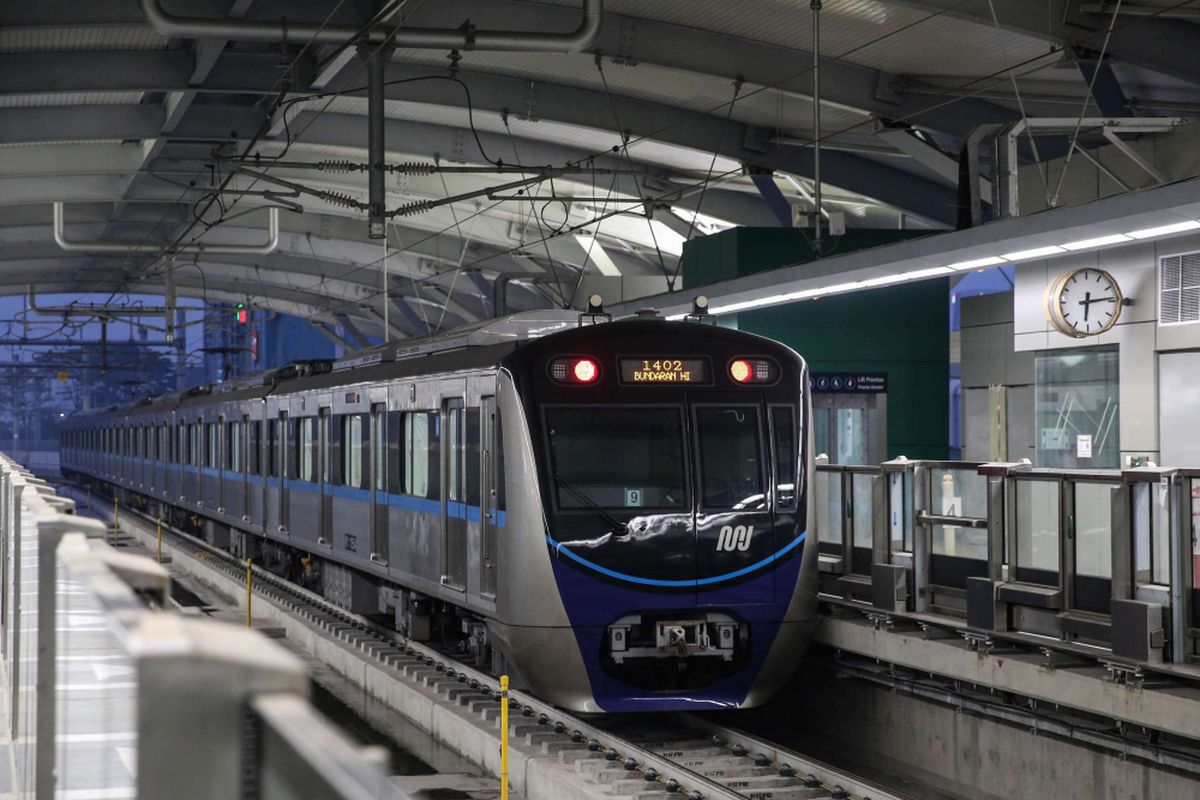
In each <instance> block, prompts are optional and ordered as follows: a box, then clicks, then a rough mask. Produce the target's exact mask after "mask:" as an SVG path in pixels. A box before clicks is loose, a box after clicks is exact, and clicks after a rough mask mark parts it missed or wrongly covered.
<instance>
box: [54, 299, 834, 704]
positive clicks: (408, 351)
mask: <svg viewBox="0 0 1200 800" xmlns="http://www.w3.org/2000/svg"><path fill="white" fill-rule="evenodd" d="M602 319H603V318H601V320H602ZM589 320H590V322H591V323H593V324H586V323H588V322H589ZM810 415H811V410H810V403H809V397H808V376H807V369H806V366H805V364H804V362H803V360H802V359H801V358H800V357H799V356H798V355H797V354H796V353H795V352H793V351H792V350H790V349H789V348H787V347H785V346H783V345H781V344H779V343H777V342H773V341H770V340H768V339H764V338H761V337H758V336H754V335H751V334H747V333H743V332H739V331H736V330H731V329H726V328H722V327H717V326H715V325H711V324H701V323H700V322H698V321H696V320H694V319H689V320H686V321H667V320H664V319H661V318H658V317H657V316H652V315H649V314H642V315H639V316H638V317H635V318H631V319H625V320H618V321H599V322H598V323H597V319H596V318H594V317H593V318H585V316H581V315H579V314H577V313H574V312H567V311H539V312H526V313H523V314H517V315H514V316H512V317H507V318H503V319H497V320H491V321H488V322H486V323H482V324H480V325H477V326H474V327H471V328H467V329H459V330H457V331H455V332H452V333H449V334H445V335H442V336H439V337H431V338H429V339H426V340H421V341H403V342H399V343H392V344H390V345H384V346H380V347H377V348H374V349H371V350H367V351H363V352H360V353H357V354H353V355H351V356H348V357H346V358H344V359H342V360H340V361H335V362H304V363H296V364H292V365H289V366H287V367H283V368H280V369H276V370H273V371H270V372H265V373H262V374H258V375H254V376H250V377H245V378H239V379H235V380H231V381H228V382H225V383H221V384H218V385H214V386H210V387H201V388H197V389H192V390H189V391H186V392H180V393H177V394H173V395H170V396H166V397H161V398H157V399H151V400H146V401H144V402H143V403H141V404H140V405H136V406H132V407H126V408H118V409H112V410H107V411H102V412H98V413H90V414H83V415H78V416H75V417H73V418H71V419H69V420H67V421H66V424H65V425H64V426H63V430H62V457H61V463H62V469H63V471H64V472H65V473H66V474H67V475H68V476H69V477H73V478H76V479H78V480H80V481H83V482H92V483H103V484H105V485H107V486H108V487H110V488H112V489H113V490H114V491H116V492H117V493H118V494H119V495H120V496H121V497H122V498H123V499H124V501H125V502H127V503H133V504H135V505H136V506H139V507H141V508H144V509H146V510H147V511H150V512H151V513H155V514H162V515H164V518H165V519H168V520H170V521H172V522H173V523H174V524H176V525H181V526H185V527H189V528H191V529H192V530H194V531H195V532H196V533H198V534H200V535H203V536H205V537H207V539H208V541H209V542H210V543H212V544H215V545H217V546H220V547H223V548H225V549H228V550H229V551H231V552H232V553H234V554H235V555H239V556H241V557H252V558H254V559H255V562H256V563H259V564H262V565H264V566H266V567H267V568H268V569H271V570H272V571H274V572H277V573H279V574H282V575H284V576H287V577H289V578H291V579H294V580H297V581H300V582H301V583H303V584H305V585H307V586H309V587H310V588H312V589H314V590H315V591H319V592H321V593H322V594H323V595H324V596H325V597H326V598H328V599H329V600H331V601H333V602H335V603H337V604H338V605H340V606H342V607H344V608H346V609H348V610H351V611H354V612H358V613H367V614H374V615H388V616H389V617H390V619H391V620H392V621H394V624H395V625H396V627H397V628H398V629H399V630H401V631H402V632H403V633H405V634H406V635H407V636H409V637H411V638H413V639H416V640H432V641H434V642H441V643H443V644H447V645H450V646H451V647H453V648H456V649H458V650H459V651H460V652H462V653H466V654H468V655H469V654H472V653H473V654H474V655H475V657H476V658H477V663H480V664H481V665H484V666H490V667H491V668H492V669H494V670H496V671H501V670H503V671H507V672H508V673H510V674H511V675H512V678H513V683H514V685H515V686H517V687H523V688H525V689H527V690H529V691H531V692H532V693H534V694H536V695H538V696H539V697H541V698H543V699H545V700H548V701H550V702H553V703H556V704H558V705H560V706H562V707H565V708H568V709H572V710H577V711H589V712H624V711H658V710H677V709H687V710H705V709H710V710H716V709H732V708H741V707H749V706H753V705H756V704H760V703H762V702H764V701H765V700H766V699H768V698H769V697H770V696H771V695H772V694H773V693H774V692H775V691H776V690H777V689H778V688H779V687H780V685H781V684H782V683H783V682H784V681H785V680H786V679H787V677H789V675H790V674H791V672H792V671H793V669H794V668H795V666H796V665H797V663H798V662H799V660H800V659H801V657H802V654H803V652H804V649H805V647H806V645H807V642H808V639H809V636H810V631H811V627H812V626H813V625H814V624H815V622H814V620H815V615H816V580H817V571H816V568H817V552H816V547H817V543H816V541H815V538H816V537H815V536H810V535H808V533H809V532H810V531H811V530H812V529H813V504H812V501H811V497H810V492H809V486H810V483H809V480H810V476H811V475H812V471H813V461H812V442H811V437H810V435H809V431H810V429H811V426H810V424H809V418H810Z"/></svg>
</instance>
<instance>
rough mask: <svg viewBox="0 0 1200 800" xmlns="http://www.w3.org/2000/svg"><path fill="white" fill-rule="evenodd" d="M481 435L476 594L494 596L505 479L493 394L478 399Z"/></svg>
mask: <svg viewBox="0 0 1200 800" xmlns="http://www.w3.org/2000/svg"><path fill="white" fill-rule="evenodd" d="M479 415H480V438H481V439H482V444H481V448H480V449H481V452H480V459H481V461H482V463H481V464H480V472H479V496H480V503H481V507H480V511H481V513H480V523H481V525H480V540H479V593H480V594H482V595H485V596H488V597H495V596H496V552H497V544H498V541H497V539H498V528H499V526H500V509H501V507H502V506H503V503H502V497H501V492H502V486H501V484H502V483H503V481H504V473H503V466H502V465H503V461H502V460H501V452H502V447H503V446H502V443H501V441H500V416H499V410H498V409H497V408H496V398H495V397H491V396H488V397H483V398H480V401H479Z"/></svg>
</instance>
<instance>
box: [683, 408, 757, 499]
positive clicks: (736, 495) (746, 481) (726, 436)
mask: <svg viewBox="0 0 1200 800" xmlns="http://www.w3.org/2000/svg"><path fill="white" fill-rule="evenodd" d="M759 430H760V428H759V424H758V409H757V408H755V407H754V406H733V407H727V406H721V407H714V406H701V407H699V408H697V409H696V432H697V438H698V439H699V442H700V487H701V499H702V500H703V506H704V508H709V509H739V510H745V509H763V508H766V507H767V498H766V494H765V493H764V491H763V477H762V476H763V469H762V460H761V453H762V445H761V444H760V441H759Z"/></svg>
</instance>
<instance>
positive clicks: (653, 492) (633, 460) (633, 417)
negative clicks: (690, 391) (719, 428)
mask: <svg viewBox="0 0 1200 800" xmlns="http://www.w3.org/2000/svg"><path fill="white" fill-rule="evenodd" d="M546 429H547V433H548V437H549V441H550V458H551V470H552V471H553V474H554V487H555V494H556V497H557V499H558V507H559V508H561V509H586V508H589V507H595V506H599V507H601V508H643V507H645V508H683V507H684V502H685V500H686V492H685V490H684V487H685V485H686V484H685V480H684V469H683V463H684V459H683V417H682V415H681V414H680V412H679V409H678V408H669V407H667V408H664V407H646V406H639V407H636V408H634V407H628V406H626V407H616V406H560V407H557V408H548V409H546Z"/></svg>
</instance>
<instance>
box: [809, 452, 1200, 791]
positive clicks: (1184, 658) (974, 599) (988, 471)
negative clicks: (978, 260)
mask: <svg viewBox="0 0 1200 800" xmlns="http://www.w3.org/2000/svg"><path fill="white" fill-rule="evenodd" d="M1197 488H1200V475H1196V474H1193V473H1192V472H1189V471H1185V470H1172V469H1162V468H1157V467H1155V468H1136V469H1127V470H1124V471H1121V470H1089V471H1081V470H1049V469H1033V468H1031V467H1030V465H1029V464H1028V463H1016V464H979V463H967V462H941V461H910V460H907V459H897V460H895V461H890V462H886V463H884V464H882V465H880V466H875V467H871V466H861V467H860V466H855V467H844V466H832V465H828V464H819V465H818V467H817V473H816V475H815V480H814V487H813V489H814V491H813V496H814V499H815V503H816V506H817V508H816V518H817V526H816V527H817V535H818V540H819V551H820V556H819V558H820V587H819V591H820V595H819V597H820V601H821V602H820V607H821V610H822V612H823V613H822V614H821V618H820V624H819V626H818V631H817V634H816V641H817V642H819V643H821V644H824V645H826V646H828V647H830V648H832V649H834V650H835V651H838V652H842V653H848V654H854V655H856V656H859V657H862V658H863V659H864V660H865V661H866V662H868V663H870V662H874V663H881V664H886V665H889V668H890V669H891V670H892V672H893V673H895V674H900V675H902V676H912V675H916V676H929V677H932V678H936V679H939V680H941V681H943V682H944V683H946V684H947V685H950V686H965V687H969V689H970V690H971V691H975V692H984V693H991V694H993V695H1011V696H1013V697H1018V698H1022V699H1023V701H1024V702H1025V703H1026V704H1027V705H1028V704H1031V703H1032V704H1041V705H1042V706H1044V707H1052V708H1054V709H1069V710H1072V711H1074V712H1077V713H1078V714H1080V715H1085V716H1090V717H1092V718H1100V719H1103V720H1107V721H1109V722H1112V723H1116V724H1117V727H1118V728H1119V727H1121V726H1137V727H1139V728H1144V729H1145V730H1148V731H1154V732H1156V735H1157V734H1166V735H1168V736H1170V737H1178V738H1179V739H1180V740H1181V741H1182V740H1191V741H1192V742H1194V741H1195V740H1196V739H1198V738H1200V713H1198V712H1200V629H1198V625H1200V622H1198V620H1200V591H1198V587H1200V568H1198V567H1197V563H1196V562H1197V558H1196V557H1197V552H1195V547H1196V545H1194V544H1193V542H1192V536H1191V531H1192V523H1193V511H1192V498H1193V497H1194V496H1196V494H1195V492H1196V489H1197ZM1117 744H1118V743H1117V742H1114V743H1113V745H1114V746H1117ZM1198 756H1200V753H1196V754H1192V755H1188V756H1187V757H1186V758H1184V759H1183V761H1185V762H1186V766H1187V768H1188V769H1190V770H1193V771H1195V770H1197V769H1200V757H1198ZM1181 763H1183V762H1181Z"/></svg>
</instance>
